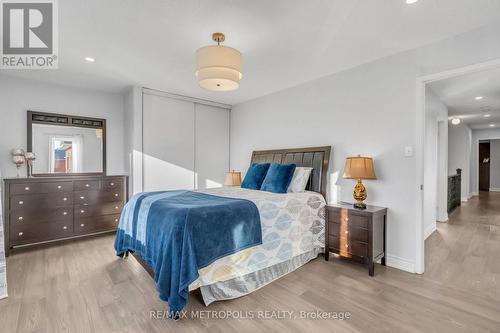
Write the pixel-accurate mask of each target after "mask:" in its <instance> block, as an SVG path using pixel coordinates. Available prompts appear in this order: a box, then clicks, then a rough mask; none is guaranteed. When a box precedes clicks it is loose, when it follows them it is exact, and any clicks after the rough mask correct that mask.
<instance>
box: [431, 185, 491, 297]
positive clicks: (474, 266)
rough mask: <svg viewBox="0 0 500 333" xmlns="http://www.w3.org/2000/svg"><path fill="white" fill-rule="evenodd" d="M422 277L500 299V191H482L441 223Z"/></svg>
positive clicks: (434, 234)
mask: <svg viewBox="0 0 500 333" xmlns="http://www.w3.org/2000/svg"><path fill="white" fill-rule="evenodd" d="M425 246H426V248H425V249H426V258H425V263H426V267H425V274H424V275H423V278H424V279H426V280H433V281H434V282H437V283H441V284H445V285H446V286H447V287H450V288H454V289H458V290H461V291H463V292H469V293H472V294H475V295H478V296H483V297H486V298H488V299H490V300H497V301H499V302H500V192H480V195H479V196H474V197H472V198H471V199H470V200H469V201H468V202H466V203H462V206H461V207H458V208H457V209H455V211H453V212H452V213H451V214H450V216H449V222H448V223H438V224H437V231H436V232H434V233H433V234H432V235H431V236H430V237H429V238H428V239H427V240H426V243H425Z"/></svg>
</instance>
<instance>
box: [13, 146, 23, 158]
mask: <svg viewBox="0 0 500 333" xmlns="http://www.w3.org/2000/svg"><path fill="white" fill-rule="evenodd" d="M11 153H12V155H13V156H24V149H21V148H14V149H12V151H11Z"/></svg>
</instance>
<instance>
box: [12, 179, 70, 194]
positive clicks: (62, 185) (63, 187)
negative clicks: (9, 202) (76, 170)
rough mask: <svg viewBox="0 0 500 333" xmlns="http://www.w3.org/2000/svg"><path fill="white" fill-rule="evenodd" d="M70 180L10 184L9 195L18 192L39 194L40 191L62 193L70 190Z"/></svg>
mask: <svg viewBox="0 0 500 333" xmlns="http://www.w3.org/2000/svg"><path fill="white" fill-rule="evenodd" d="M72 191H73V183H72V182H70V181H69V182H42V183H35V182H31V183H24V184H11V185H10V193H11V195H18V194H40V193H64V192H72Z"/></svg>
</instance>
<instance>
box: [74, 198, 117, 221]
mask: <svg viewBox="0 0 500 333" xmlns="http://www.w3.org/2000/svg"><path fill="white" fill-rule="evenodd" d="M123 205H124V203H123V202H107V203H102V204H100V205H96V206H85V205H77V206H75V218H76V219H80V218H85V217H89V216H99V215H109V214H119V213H121V211H122V209H123Z"/></svg>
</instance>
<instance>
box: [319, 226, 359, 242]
mask: <svg viewBox="0 0 500 333" xmlns="http://www.w3.org/2000/svg"><path fill="white" fill-rule="evenodd" d="M328 235H330V236H336V237H344V238H347V239H350V240H356V241H360V242H365V243H368V229H365V228H356V227H352V226H351V225H349V223H332V222H330V223H329V224H328Z"/></svg>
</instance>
